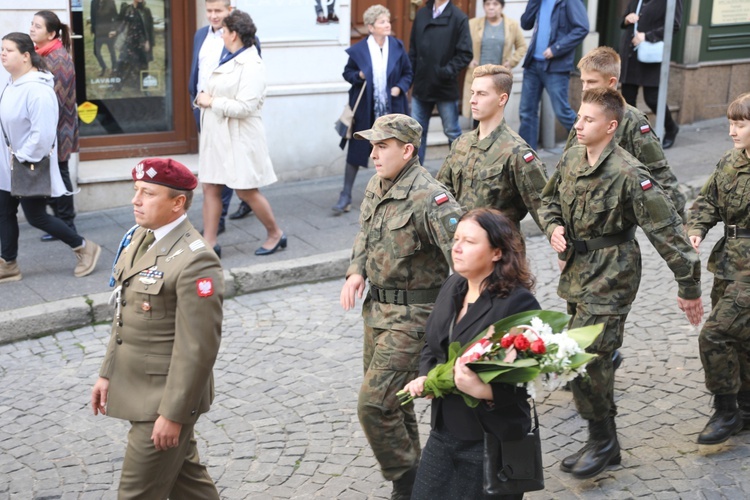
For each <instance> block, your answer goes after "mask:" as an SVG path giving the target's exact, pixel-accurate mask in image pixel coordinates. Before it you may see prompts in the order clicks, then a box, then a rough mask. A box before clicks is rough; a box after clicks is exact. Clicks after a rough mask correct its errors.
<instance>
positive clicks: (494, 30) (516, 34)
mask: <svg viewBox="0 0 750 500" xmlns="http://www.w3.org/2000/svg"><path fill="white" fill-rule="evenodd" d="M504 7H505V0H484V14H485V17H475V18H474V19H471V20H469V32H470V33H471V44H472V50H473V51H474V58H473V59H472V60H471V62H470V63H469V67H468V68H467V70H466V78H464V93H463V104H462V106H461V109H462V113H463V115H464V116H465V117H467V118H469V119H470V118H471V104H470V103H469V101H470V100H471V82H473V81H474V68H476V67H477V66H480V65H482V64H501V65H503V66H505V67H507V68H513V67H515V66H516V65H517V64H518V63H519V62H520V61H521V59H523V56H525V55H526V50H527V49H528V47H527V45H526V40H524V38H523V31H522V30H521V27H520V26H519V25H518V21H516V20H514V19H509V18H508V17H506V16H505V15H504V14H503V8H504ZM500 40H502V44H499V43H498V42H499V41H500ZM483 42H484V43H483ZM500 45H502V57H500V53H499V47H500Z"/></svg>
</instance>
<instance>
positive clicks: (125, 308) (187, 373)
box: [99, 219, 224, 424]
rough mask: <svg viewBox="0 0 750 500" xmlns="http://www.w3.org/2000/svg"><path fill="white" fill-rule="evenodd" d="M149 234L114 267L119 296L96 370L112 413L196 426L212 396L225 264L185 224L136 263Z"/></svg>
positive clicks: (138, 236) (141, 232)
mask: <svg viewBox="0 0 750 500" xmlns="http://www.w3.org/2000/svg"><path fill="white" fill-rule="evenodd" d="M145 235H146V230H145V229H143V228H138V229H137V230H136V231H135V233H134V234H133V238H132V240H131V244H130V245H129V246H128V247H127V248H125V249H124V250H123V252H122V253H121V254H120V257H119V259H118V260H117V262H116V263H115V269H114V278H115V280H116V282H117V285H118V286H121V287H122V288H121V298H120V300H119V305H118V309H117V310H116V311H115V320H114V323H113V325H112V335H111V338H110V341H109V346H108V347H107V354H106V356H105V358H104V362H103V363H102V366H101V369H100V371H99V375H100V376H101V377H104V378H107V379H109V395H108V401H107V414H108V415H109V416H111V417H115V418H122V419H125V420H131V421H140V422H148V421H155V420H156V419H157V418H158V417H159V416H160V415H161V416H164V417H165V418H168V419H169V420H172V421H175V422H179V423H181V424H193V423H195V421H196V420H197V419H198V416H199V415H200V414H201V413H204V412H206V411H208V409H209V407H210V405H211V402H212V400H213V395H214V390H213V389H214V387H213V365H214V361H215V360H216V355H217V352H218V350H219V342H220V340H221V322H222V317H223V313H222V302H223V297H224V277H223V273H222V269H221V264H220V262H219V259H218V257H217V256H216V254H215V253H214V252H213V250H212V249H211V248H210V247H208V246H207V245H206V242H205V240H204V239H203V238H202V237H201V235H200V234H199V233H198V231H197V230H196V229H195V228H194V227H193V226H192V224H191V223H190V221H188V220H187V219H185V220H184V221H182V222H181V223H180V224H179V225H178V226H177V227H175V228H174V229H172V231H170V232H169V233H168V234H167V235H166V236H165V237H164V238H162V239H160V240H159V241H157V242H156V243H154V244H153V245H152V246H151V248H150V249H149V250H148V251H147V252H146V253H145V254H144V255H143V256H142V257H141V258H140V259H138V261H137V262H133V258H134V257H135V253H136V250H137V249H138V247H139V246H140V243H141V241H142V240H143V239H144V237H145Z"/></svg>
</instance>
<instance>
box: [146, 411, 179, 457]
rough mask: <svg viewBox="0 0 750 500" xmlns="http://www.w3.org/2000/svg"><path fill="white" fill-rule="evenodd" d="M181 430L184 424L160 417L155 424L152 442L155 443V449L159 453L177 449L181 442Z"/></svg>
mask: <svg viewBox="0 0 750 500" xmlns="http://www.w3.org/2000/svg"><path fill="white" fill-rule="evenodd" d="M181 430H182V424H180V423H178V422H173V421H172V420H169V419H168V418H165V417H162V416H159V418H157V419H156V422H154V430H153V432H152V433H151V441H153V442H154V447H155V448H156V449H157V450H159V451H166V450H168V449H170V448H176V447H177V445H178V444H179V442H180V431H181Z"/></svg>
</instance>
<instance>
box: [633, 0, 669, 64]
mask: <svg viewBox="0 0 750 500" xmlns="http://www.w3.org/2000/svg"><path fill="white" fill-rule="evenodd" d="M642 3H643V0H639V2H638V7H637V8H636V9H635V13H636V14H637V15H639V16H640V13H641V4H642ZM636 31H638V22H637V21H636V23H635V24H634V25H633V33H635V32H636ZM635 57H636V58H637V59H638V60H639V61H640V62H642V63H647V64H652V63H660V62H662V60H663V59H664V41H663V40H661V41H658V42H649V41H646V40H644V41H642V42H641V43H639V44H638V45H637V46H636V47H635Z"/></svg>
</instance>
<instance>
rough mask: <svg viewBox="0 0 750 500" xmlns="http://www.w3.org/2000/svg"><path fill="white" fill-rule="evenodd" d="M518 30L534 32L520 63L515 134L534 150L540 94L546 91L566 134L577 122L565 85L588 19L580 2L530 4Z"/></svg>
mask: <svg viewBox="0 0 750 500" xmlns="http://www.w3.org/2000/svg"><path fill="white" fill-rule="evenodd" d="M521 27H522V28H523V29H525V30H530V29H532V28H534V33H533V34H532V36H531V43H530V44H529V51H528V52H527V53H526V59H525V60H524V61H523V88H522V90H521V104H520V110H519V114H520V116H521V126H520V127H519V128H518V133H519V134H520V135H521V137H523V139H524V140H525V141H526V142H527V143H529V146H531V148H532V149H537V139H538V138H539V101H540V100H541V98H542V90H545V89H546V90H547V94H548V95H549V97H550V100H551V101H552V109H553V110H554V111H555V116H557V119H558V120H559V122H560V123H561V124H562V126H563V127H565V130H570V129H571V128H573V124H574V123H575V121H576V112H575V111H573V109H572V108H571V107H570V104H568V85H569V83H570V72H571V70H572V69H573V58H574V56H575V50H576V47H578V44H579V43H581V41H583V39H584V38H585V37H586V35H587V34H588V32H589V18H588V14H587V13H586V7H585V6H584V5H583V2H582V1H581V0H530V1H529V3H528V4H527V5H526V11H525V12H524V13H523V15H522V16H521Z"/></svg>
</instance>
